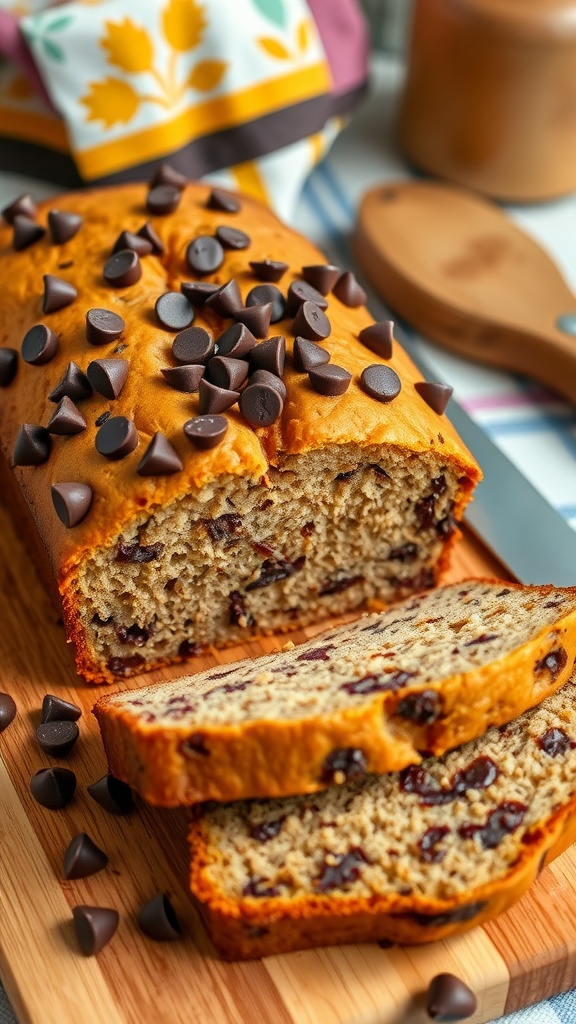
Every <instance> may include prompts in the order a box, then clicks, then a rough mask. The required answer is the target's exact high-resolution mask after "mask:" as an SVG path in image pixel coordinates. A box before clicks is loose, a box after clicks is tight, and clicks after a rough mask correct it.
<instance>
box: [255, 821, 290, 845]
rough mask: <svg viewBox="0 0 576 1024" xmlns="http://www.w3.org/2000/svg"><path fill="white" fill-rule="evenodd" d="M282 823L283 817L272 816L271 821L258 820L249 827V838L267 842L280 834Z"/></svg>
mask: <svg viewBox="0 0 576 1024" xmlns="http://www.w3.org/2000/svg"><path fill="white" fill-rule="evenodd" d="M283 824H284V818H283V817H282V818H272V820H271V821H260V822H258V824H257V825H253V826H252V828H251V829H250V838H251V839H255V840H256V842H257V843H268V842H270V840H271V839H275V838H276V836H277V835H280V832H281V831H282V825H283Z"/></svg>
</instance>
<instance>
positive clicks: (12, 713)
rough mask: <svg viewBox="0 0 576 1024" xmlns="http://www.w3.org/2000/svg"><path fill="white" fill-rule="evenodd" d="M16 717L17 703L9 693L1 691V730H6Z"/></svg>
mask: <svg viewBox="0 0 576 1024" xmlns="http://www.w3.org/2000/svg"><path fill="white" fill-rule="evenodd" d="M15 717H16V704H15V702H14V700H13V698H12V697H11V696H10V694H9V693H0V732H4V729H7V728H8V726H9V725H10V724H11V723H12V722H13V721H14V719H15Z"/></svg>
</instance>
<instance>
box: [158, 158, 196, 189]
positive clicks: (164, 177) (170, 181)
mask: <svg viewBox="0 0 576 1024" xmlns="http://www.w3.org/2000/svg"><path fill="white" fill-rule="evenodd" d="M187 184H188V179H187V178H186V176H185V175H184V174H180V171H177V170H176V168H175V167H172V165H171V164H167V163H165V162H164V163H161V164H159V165H158V167H157V168H156V169H155V171H154V173H153V175H152V177H151V178H150V181H149V184H148V187H149V188H156V186H157V185H172V186H173V187H174V188H177V189H178V191H179V192H182V191H183V190H184V189H185V188H186V185H187Z"/></svg>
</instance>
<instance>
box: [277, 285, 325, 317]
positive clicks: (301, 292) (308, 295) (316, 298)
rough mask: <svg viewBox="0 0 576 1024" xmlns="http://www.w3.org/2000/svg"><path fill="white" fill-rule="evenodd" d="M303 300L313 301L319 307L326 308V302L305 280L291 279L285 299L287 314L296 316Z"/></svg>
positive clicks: (320, 293)
mask: <svg viewBox="0 0 576 1024" xmlns="http://www.w3.org/2000/svg"><path fill="white" fill-rule="evenodd" d="M304 302H313V303H314V304H315V305H316V306H318V307H319V309H322V310H324V309H328V302H327V300H326V299H325V298H324V296H323V295H322V292H319V291H317V289H316V288H313V287H312V285H311V284H308V282H307V281H292V284H291V285H290V287H289V289H288V297H287V300H286V312H287V314H288V316H296V313H297V312H298V310H299V309H300V306H301V305H302V304H303V303H304Z"/></svg>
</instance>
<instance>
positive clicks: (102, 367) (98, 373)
mask: <svg viewBox="0 0 576 1024" xmlns="http://www.w3.org/2000/svg"><path fill="white" fill-rule="evenodd" d="M128 370H129V363H128V362H127V360H126V359H93V360H92V362H91V363H88V369H87V370H86V373H87V375H88V380H89V381H90V384H91V385H92V387H93V388H94V391H96V393H97V394H99V395H102V396H103V397H104V398H110V399H113V398H118V395H119V394H120V392H121V391H122V388H123V387H124V385H125V383H126V380H127V378H128Z"/></svg>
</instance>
